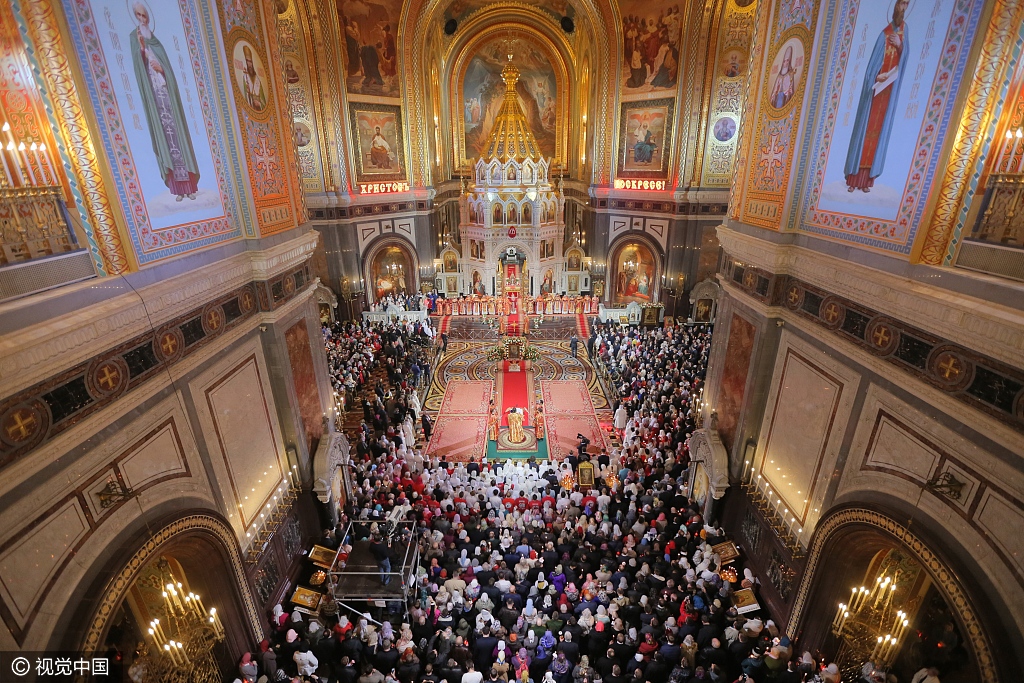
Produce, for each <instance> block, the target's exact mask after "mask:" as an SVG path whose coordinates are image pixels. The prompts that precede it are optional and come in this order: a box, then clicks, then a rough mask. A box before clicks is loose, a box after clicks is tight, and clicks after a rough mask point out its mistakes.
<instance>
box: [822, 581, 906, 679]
mask: <svg viewBox="0 0 1024 683" xmlns="http://www.w3.org/2000/svg"><path fill="white" fill-rule="evenodd" d="M868 585H869V586H871V588H868V587H867V586H854V587H853V588H851V592H850V602H849V603H844V602H841V603H839V609H838V610H837V611H836V616H835V618H833V619H832V634H833V635H834V636H836V638H838V639H839V640H840V641H842V646H841V647H840V649H839V652H840V654H839V656H838V657H837V660H838V661H837V664H838V665H839V668H840V670H841V671H842V672H843V673H846V672H847V671H850V672H853V671H856V670H859V669H860V667H861V666H862V665H863V664H864V662H866V661H870V662H872V663H873V664H874V665H875V666H876V667H877V668H881V669H887V668H889V667H890V666H891V665H892V663H893V661H894V660H895V659H896V655H897V654H898V652H899V646H900V644H901V643H902V642H903V640H902V639H903V634H904V632H905V631H906V629H907V627H909V626H910V615H909V614H908V613H907V612H905V611H904V610H903V609H902V608H900V607H899V606H898V605H897V604H896V588H897V587H898V586H899V585H900V572H899V571H896V572H895V573H893V574H891V575H890V574H887V573H886V570H883V571H882V573H881V574H879V575H878V576H876V577H875V580H874V585H873V586H872V584H871V582H870V581H869V582H868Z"/></svg>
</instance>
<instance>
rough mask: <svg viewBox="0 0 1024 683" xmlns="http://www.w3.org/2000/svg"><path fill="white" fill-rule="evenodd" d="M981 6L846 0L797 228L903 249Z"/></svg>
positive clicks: (940, 0)
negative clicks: (803, 211)
mask: <svg viewBox="0 0 1024 683" xmlns="http://www.w3.org/2000/svg"><path fill="white" fill-rule="evenodd" d="M983 5H984V2H982V0H936V2H933V3H920V2H917V3H915V2H910V1H908V0H894V1H892V0H859V1H858V0H846V2H845V3H844V6H843V8H840V10H838V15H837V16H839V17H840V18H841V20H842V21H840V25H839V26H838V27H837V29H836V30H837V35H838V36H840V37H841V39H840V40H837V41H835V43H834V44H833V46H832V48H831V50H830V53H829V54H827V55H826V58H827V59H828V63H829V64H830V65H832V64H834V65H835V66H834V71H833V73H832V75H831V76H830V77H827V78H825V79H823V82H824V83H825V84H826V88H823V89H822V92H821V93H816V94H815V100H814V101H813V102H812V107H811V108H812V110H813V109H814V104H815V103H816V102H817V101H821V102H827V103H828V105H827V107H826V106H822V107H821V109H823V110H824V112H825V113H824V115H823V118H822V119H821V120H820V121H819V122H818V126H819V129H818V130H817V131H816V132H815V134H814V138H813V139H814V140H815V142H816V144H815V145H814V146H813V147H812V149H811V150H810V154H809V156H808V159H809V160H810V164H809V168H808V172H807V177H808V178H809V179H813V182H811V183H809V185H808V195H807V197H806V199H805V201H806V213H805V214H804V224H803V225H801V226H800V227H801V228H803V229H806V230H809V231H811V232H816V233H819V234H823V235H827V236H832V237H838V238H841V239H851V240H853V241H857V242H860V243H862V244H864V245H865V246H869V247H874V248H878V249H882V250H885V251H893V252H897V253H904V254H905V253H909V251H910V247H911V242H912V239H913V235H914V233H915V231H916V228H917V226H918V225H919V223H920V218H921V214H922V212H923V211H924V204H925V198H926V197H927V196H928V191H929V188H930V186H931V183H932V177H933V173H932V170H931V169H933V168H934V164H935V163H937V160H938V155H939V153H940V151H941V147H942V144H943V140H944V138H945V136H946V133H947V131H948V127H949V121H950V117H951V114H952V109H953V106H954V104H955V100H956V96H957V91H958V88H959V85H960V84H961V83H962V81H963V78H964V76H965V67H966V63H967V59H968V56H969V48H970V43H971V40H972V38H973V36H974V34H975V32H976V30H977V26H978V19H979V15H980V13H981V8H982V6H983ZM844 9H845V10H846V11H843V10H844ZM819 98H820V99H819Z"/></svg>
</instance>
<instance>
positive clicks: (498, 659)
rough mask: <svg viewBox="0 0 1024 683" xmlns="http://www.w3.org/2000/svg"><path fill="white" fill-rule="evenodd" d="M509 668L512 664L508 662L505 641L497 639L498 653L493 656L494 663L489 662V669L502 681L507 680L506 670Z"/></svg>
mask: <svg viewBox="0 0 1024 683" xmlns="http://www.w3.org/2000/svg"><path fill="white" fill-rule="evenodd" d="M511 668H512V665H511V663H510V662H509V659H508V654H507V653H506V651H505V642H504V641H501V640H499V641H498V654H496V655H495V656H494V663H493V664H491V669H492V670H494V671H496V672H497V674H498V678H499V679H501V680H503V681H507V680H508V672H509V670H510V669H511Z"/></svg>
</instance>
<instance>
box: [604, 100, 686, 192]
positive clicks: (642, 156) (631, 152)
mask: <svg viewBox="0 0 1024 683" xmlns="http://www.w3.org/2000/svg"><path fill="white" fill-rule="evenodd" d="M674 104H675V101H674V100H672V99H669V98H665V99H661V100H650V101H647V102H643V103H641V102H624V103H623V104H622V114H621V134H620V140H619V159H618V173H617V176H618V177H620V178H667V177H668V165H669V159H671V158H672V150H671V139H670V138H671V135H670V131H671V130H672V113H673V109H674Z"/></svg>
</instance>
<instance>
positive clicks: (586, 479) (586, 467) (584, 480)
mask: <svg viewBox="0 0 1024 683" xmlns="http://www.w3.org/2000/svg"><path fill="white" fill-rule="evenodd" d="M576 476H577V478H578V479H579V482H580V487H584V486H585V487H587V488H591V487H593V486H594V464H593V463H590V462H581V463H580V464H579V466H578V467H577V468H576Z"/></svg>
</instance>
